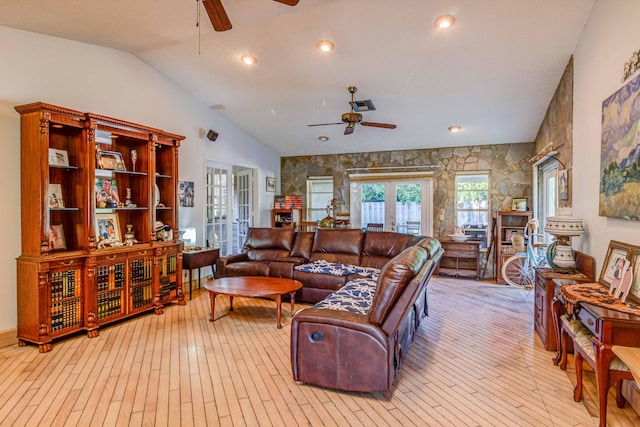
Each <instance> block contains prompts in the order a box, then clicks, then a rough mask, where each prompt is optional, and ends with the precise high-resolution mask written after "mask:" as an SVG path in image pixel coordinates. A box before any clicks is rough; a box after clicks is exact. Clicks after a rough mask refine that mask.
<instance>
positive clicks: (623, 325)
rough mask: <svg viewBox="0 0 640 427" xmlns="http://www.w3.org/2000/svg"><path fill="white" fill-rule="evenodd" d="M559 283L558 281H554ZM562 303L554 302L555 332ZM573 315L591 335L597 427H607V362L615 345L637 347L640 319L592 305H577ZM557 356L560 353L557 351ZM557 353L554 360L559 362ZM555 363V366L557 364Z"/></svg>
mask: <svg viewBox="0 0 640 427" xmlns="http://www.w3.org/2000/svg"><path fill="white" fill-rule="evenodd" d="M556 280H558V279H556ZM564 306H565V304H564V301H563V300H562V295H561V294H558V295H557V297H556V300H555V301H554V320H555V321H556V330H557V331H560V330H561V328H560V327H561V323H560V322H561V320H560V315H562V314H564V313H563V311H565V310H564ZM575 311H576V313H575V316H576V318H577V319H579V320H580V321H581V322H582V323H583V324H584V326H585V327H586V328H587V329H589V331H590V332H591V333H592V334H593V335H594V337H593V350H594V353H595V361H596V366H595V373H596V384H597V387H598V400H599V409H600V426H606V416H607V394H608V391H609V387H610V386H611V384H609V362H611V359H612V358H613V357H614V353H613V351H612V349H611V348H612V347H613V346H615V345H619V346H627V347H640V317H639V316H634V315H631V314H626V313H622V312H620V311H616V310H609V309H606V308H603V307H598V306H595V305H592V304H585V303H578V304H577V305H576V307H575ZM558 343H559V344H560V345H559V347H562V334H559V336H558ZM558 353H561V351H559V352H558ZM560 359H561V357H560V354H558V356H556V358H555V359H554V363H556V360H558V361H560ZM556 364H557V363H556Z"/></svg>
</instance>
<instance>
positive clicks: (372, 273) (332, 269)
mask: <svg viewBox="0 0 640 427" xmlns="http://www.w3.org/2000/svg"><path fill="white" fill-rule="evenodd" d="M295 269H296V270H298V271H303V272H306V273H320V274H331V275H333V276H346V275H347V274H357V275H359V276H362V277H369V278H371V279H376V280H377V279H378V275H379V274H380V270H379V269H377V268H369V267H359V266H357V265H349V264H338V263H335V262H327V261H324V260H318V261H314V262H310V263H307V264H302V265H297V266H296V267H295Z"/></svg>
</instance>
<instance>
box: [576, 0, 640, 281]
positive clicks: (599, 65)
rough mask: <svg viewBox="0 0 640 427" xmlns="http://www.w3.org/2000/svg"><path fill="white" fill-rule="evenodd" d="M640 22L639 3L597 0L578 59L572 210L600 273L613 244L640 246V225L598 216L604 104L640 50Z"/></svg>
mask: <svg viewBox="0 0 640 427" xmlns="http://www.w3.org/2000/svg"><path fill="white" fill-rule="evenodd" d="M638 23H640V1H638V0H615V1H613V0H596V2H595V4H594V7H593V10H592V11H591V15H590V17H589V21H588V23H587V25H586V27H585V30H584V33H583V35H582V37H581V39H580V41H579V43H578V46H577V48H576V51H575V56H574V67H575V69H574V73H575V75H574V92H573V93H574V96H573V165H574V166H573V210H574V215H576V216H581V217H582V218H584V219H585V225H586V228H587V233H586V234H585V236H584V237H583V238H582V248H581V249H582V250H584V251H585V252H587V253H589V254H591V255H592V256H594V257H595V259H596V262H597V269H598V271H599V270H600V268H601V267H602V262H603V261H604V257H605V254H606V250H607V246H608V244H609V241H610V240H618V241H621V242H626V243H632V244H635V245H640V223H639V222H637V221H626V220H622V219H614V218H605V217H601V216H598V195H599V194H598V193H599V184H600V140H601V136H600V131H601V121H602V101H604V100H605V99H606V98H608V97H609V96H610V95H611V94H613V93H614V92H615V91H617V90H618V89H619V88H620V87H622V86H623V83H621V80H620V79H621V78H622V70H623V65H624V63H625V62H627V61H628V60H629V58H630V57H631V54H632V53H633V52H636V51H638V49H640V25H638ZM636 75H638V73H637V72H636V73H635V74H634V76H636Z"/></svg>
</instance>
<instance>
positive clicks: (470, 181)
mask: <svg viewBox="0 0 640 427" xmlns="http://www.w3.org/2000/svg"><path fill="white" fill-rule="evenodd" d="M489 209H490V208H489V174H488V173H481V174H480V173H477V172H476V173H475V174H459V175H457V176H456V225H457V226H459V227H462V228H463V229H464V232H465V234H467V235H469V236H471V239H474V240H481V241H482V242H483V243H482V245H481V247H482V248H486V247H487V229H488V226H489V212H490V210H489Z"/></svg>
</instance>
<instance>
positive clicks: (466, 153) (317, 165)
mask: <svg viewBox="0 0 640 427" xmlns="http://www.w3.org/2000/svg"><path fill="white" fill-rule="evenodd" d="M533 151H534V143H533V142H526V143H514V144H496V145H478V146H468V147H449V148H434V149H425V150H404V151H380V152H373V153H350V154H332V155H318V156H295V157H282V158H281V160H280V165H281V167H280V178H281V183H282V187H281V191H282V193H283V194H300V195H302V200H303V208H304V207H305V205H306V179H307V177H310V176H332V177H333V185H334V189H333V193H334V197H335V198H336V199H337V200H338V203H339V204H338V210H339V211H344V212H348V211H349V184H350V183H349V173H350V172H349V171H348V169H351V168H371V170H370V171H371V172H376V169H375V168H381V167H389V166H394V167H400V169H394V170H386V169H385V170H378V171H379V172H405V171H406V172H415V171H416V170H419V169H416V168H411V169H402V167H403V166H412V167H413V166H424V165H435V166H437V167H436V168H434V169H433V179H434V186H433V192H434V193H433V229H434V234H435V236H434V237H440V238H442V237H444V236H446V235H447V234H451V233H453V227H454V225H455V224H454V221H455V219H454V214H455V206H454V198H455V189H454V184H455V176H456V172H457V171H490V178H489V179H490V187H491V188H490V191H491V210H492V211H493V212H495V211H498V210H509V209H511V201H512V199H513V198H522V197H526V198H528V199H529V200H532V178H531V163H530V162H529V160H530V159H531V157H532V155H533ZM425 170H426V171H428V170H431V169H425ZM351 173H353V172H351ZM358 173H362V172H358ZM303 215H304V213H303ZM441 217H442V218H444V220H441V219H440V218H441Z"/></svg>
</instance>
